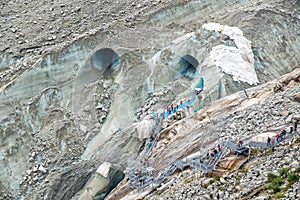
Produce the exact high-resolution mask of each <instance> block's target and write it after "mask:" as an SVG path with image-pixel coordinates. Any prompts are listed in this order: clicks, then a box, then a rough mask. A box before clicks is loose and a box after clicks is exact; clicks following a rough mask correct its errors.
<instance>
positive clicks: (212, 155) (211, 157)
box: [200, 144, 222, 164]
mask: <svg viewBox="0 0 300 200" xmlns="http://www.w3.org/2000/svg"><path fill="white" fill-rule="evenodd" d="M221 153H222V146H221V144H218V146H217V147H216V148H214V149H213V150H211V151H210V152H208V153H207V154H206V157H205V161H206V162H207V163H208V164H212V163H213V162H214V161H215V160H217V159H218V157H219V156H220V154H221ZM200 163H204V160H203V158H201V157H200Z"/></svg>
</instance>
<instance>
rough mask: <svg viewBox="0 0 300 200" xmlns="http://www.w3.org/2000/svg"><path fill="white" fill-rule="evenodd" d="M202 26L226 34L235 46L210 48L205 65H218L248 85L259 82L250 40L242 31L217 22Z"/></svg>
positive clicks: (235, 78) (236, 79) (234, 78)
mask: <svg viewBox="0 0 300 200" xmlns="http://www.w3.org/2000/svg"><path fill="white" fill-rule="evenodd" d="M202 28H205V29H207V30H209V31H218V32H221V33H222V34H224V35H227V36H228V37H229V38H230V39H231V40H233V41H234V42H235V45H236V47H229V46H225V45H218V46H215V47H213V48H212V51H211V52H210V55H209V57H208V58H207V59H206V60H205V61H204V62H205V64H206V65H208V66H212V65H216V66H219V67H220V68H221V69H222V71H223V72H225V73H227V74H231V75H233V80H235V81H243V82H247V83H249V84H250V85H253V84H257V83H259V80H258V78H257V74H256V72H255V69H254V55H253V52H252V50H251V42H250V41H249V40H247V39H246V38H245V37H244V36H243V31H241V30H240V29H239V28H237V27H230V26H227V25H220V24H218V23H208V24H204V25H203V26H202Z"/></svg>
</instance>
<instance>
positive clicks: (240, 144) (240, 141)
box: [238, 138, 243, 147]
mask: <svg viewBox="0 0 300 200" xmlns="http://www.w3.org/2000/svg"><path fill="white" fill-rule="evenodd" d="M238 145H239V147H241V146H242V145H243V141H242V140H241V139H240V138H239V139H238Z"/></svg>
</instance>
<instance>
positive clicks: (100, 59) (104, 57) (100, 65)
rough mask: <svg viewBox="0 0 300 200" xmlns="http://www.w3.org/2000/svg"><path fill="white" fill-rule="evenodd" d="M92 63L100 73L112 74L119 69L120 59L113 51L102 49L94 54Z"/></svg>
mask: <svg viewBox="0 0 300 200" xmlns="http://www.w3.org/2000/svg"><path fill="white" fill-rule="evenodd" d="M92 63H93V65H94V66H95V68H97V69H99V70H100V71H101V72H114V71H117V70H118V69H119V67H120V63H121V59H120V57H119V55H118V54H117V53H116V52H115V51H114V50H112V49H110V48H104V49H100V50H98V51H96V52H95V53H94V55H93V56H92Z"/></svg>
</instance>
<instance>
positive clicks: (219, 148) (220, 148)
mask: <svg viewBox="0 0 300 200" xmlns="http://www.w3.org/2000/svg"><path fill="white" fill-rule="evenodd" d="M218 151H219V152H221V151H222V147H221V145H220V144H218Z"/></svg>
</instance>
